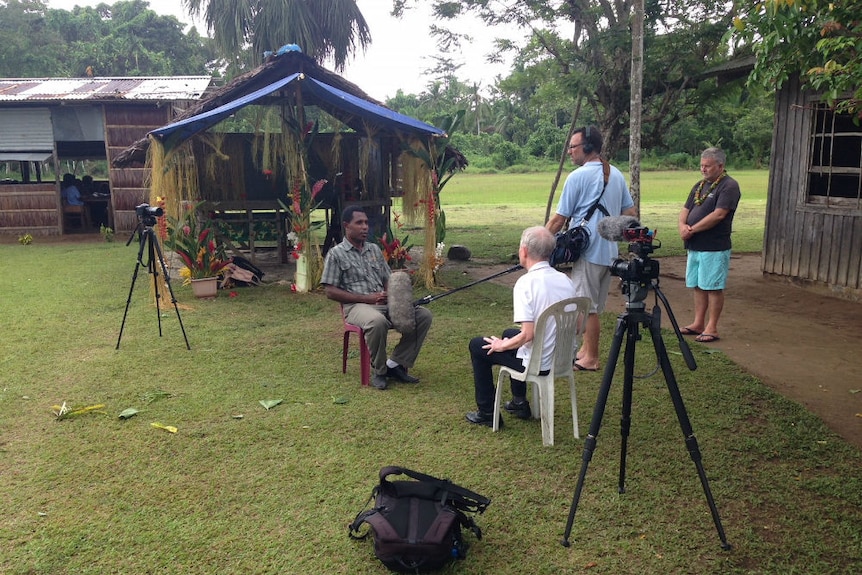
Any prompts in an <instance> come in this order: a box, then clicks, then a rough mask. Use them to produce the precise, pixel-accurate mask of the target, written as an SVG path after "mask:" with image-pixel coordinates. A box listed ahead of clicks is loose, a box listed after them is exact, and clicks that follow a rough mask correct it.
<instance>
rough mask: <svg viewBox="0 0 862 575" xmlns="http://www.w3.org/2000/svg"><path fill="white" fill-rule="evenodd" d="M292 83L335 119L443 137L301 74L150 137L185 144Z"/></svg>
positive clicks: (412, 120)
mask: <svg viewBox="0 0 862 575" xmlns="http://www.w3.org/2000/svg"><path fill="white" fill-rule="evenodd" d="M293 82H299V86H300V89H301V90H302V96H303V102H305V103H306V104H316V105H318V106H319V107H321V108H322V109H324V110H326V111H327V112H330V113H333V115H335V116H336V117H339V116H343V114H345V113H346V114H348V115H350V116H353V117H359V118H361V119H363V120H364V121H366V122H370V123H372V124H377V125H381V126H383V127H385V128H388V129H391V130H394V131H401V132H407V133H410V134H416V135H424V136H443V135H445V132H444V131H443V130H441V129H439V128H435V127H434V126H432V125H430V124H426V123H425V122H421V121H419V120H417V119H415V118H411V117H410V116H405V115H404V114H399V113H398V112H395V111H393V110H390V109H389V108H385V107H383V106H378V105H377V104H374V103H372V102H369V101H367V100H363V99H362V98H358V97H356V96H354V95H352V94H348V93H347V92H344V91H343V90H339V89H338V88H335V87H333V86H330V85H328V84H325V83H323V82H321V81H319V80H316V79H314V78H311V77H310V76H306V75H305V74H301V73H296V74H291V75H290V76H286V77H284V78H281V79H280V80H278V81H276V82H273V83H272V84H269V85H267V86H264V87H263V88H260V89H258V90H255V91H254V92H250V93H248V94H246V95H244V96H241V97H239V98H237V99H236V100H234V101H232V102H229V103H227V104H223V105H221V106H219V107H217V108H213V109H212V110H208V111H206V112H201V113H200V114H197V115H195V116H192V117H190V118H186V119H184V120H180V121H179V122H174V123H173V124H168V125H167V126H163V127H161V128H158V129H156V130H153V131H152V132H150V134H152V135H153V136H155V137H156V138H158V139H160V140H162V141H164V140H166V139H170V140H171V141H172V142H174V143H179V142H182V141H185V140H187V139H189V138H191V137H192V136H194V135H195V134H197V133H198V132H201V131H203V130H206V129H207V128H209V127H211V126H214V125H215V124H217V123H219V122H221V121H222V120H224V119H225V118H227V117H228V116H230V115H231V114H233V113H234V112H235V111H236V110H239V109H240V108H243V107H245V106H248V105H249V104H253V103H254V102H256V101H258V100H260V99H262V98H265V97H266V96H269V95H270V94H272V93H273V92H276V91H278V90H280V89H282V88H284V87H286V86H288V85H290V84H291V83H293ZM339 119H343V118H339Z"/></svg>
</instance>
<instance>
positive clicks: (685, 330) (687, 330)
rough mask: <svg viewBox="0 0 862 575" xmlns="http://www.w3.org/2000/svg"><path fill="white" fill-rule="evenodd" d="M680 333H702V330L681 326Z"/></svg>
mask: <svg viewBox="0 0 862 575" xmlns="http://www.w3.org/2000/svg"><path fill="white" fill-rule="evenodd" d="M679 333H681V334H682V335H700V333H701V332H699V331H694V330H693V329H690V328H687V327H681V328H679Z"/></svg>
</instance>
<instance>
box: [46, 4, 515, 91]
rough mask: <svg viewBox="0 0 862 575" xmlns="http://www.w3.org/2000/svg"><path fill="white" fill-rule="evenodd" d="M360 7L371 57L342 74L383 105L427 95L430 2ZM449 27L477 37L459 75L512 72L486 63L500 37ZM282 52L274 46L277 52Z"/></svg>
mask: <svg viewBox="0 0 862 575" xmlns="http://www.w3.org/2000/svg"><path fill="white" fill-rule="evenodd" d="M356 2H357V5H358V6H359V10H360V11H361V12H362V14H363V16H365V20H366V22H368V26H369V28H370V30H371V40H372V42H371V47H370V48H369V49H368V51H367V52H366V53H364V54H360V55H359V56H357V59H356V60H355V61H352V62H349V63H348V64H347V66H346V69H345V70H344V72H342V73H341V75H342V76H344V77H345V78H347V79H348V80H350V81H351V82H353V83H355V84H356V85H358V86H359V87H360V88H362V89H363V90H364V91H365V92H367V93H368V94H369V95H370V96H371V97H373V98H376V99H378V100H381V101H382V100H385V99H386V98H388V97H392V96H395V93H396V92H397V90H398V89H399V88H400V89H402V90H403V91H404V93H406V94H418V93H420V92H422V91H424V90H425V88H426V86H427V84H428V82H429V79H428V78H427V77H423V74H422V72H423V71H424V70H425V69H427V68H430V67H432V66H433V65H434V62H433V60H432V59H431V58H429V56H428V55H429V54H435V53H436V52H437V48H436V45H435V42H434V40H433V39H432V38H431V35H430V32H429V25H430V23H431V22H432V20H431V17H430V16H429V15H428V11H427V8H426V5H427V2H426V1H425V0H420V1H419V2H417V3H416V4H417V5H419V6H420V7H419V8H418V9H412V10H410V11H409V12H407V13H406V14H405V16H404V17H403V18H401V19H400V20H399V19H396V18H394V17H392V16H390V15H389V13H390V12H391V10H392V0H356ZM100 3H105V4H113V0H47V4H48V5H49V6H50V7H51V8H54V9H62V10H71V9H72V8H73V7H75V6H96V5H97V4H100ZM149 4H150V9H152V10H153V11H154V12H156V13H157V14H163V15H171V16H176V18H177V19H178V20H180V21H182V22H187V23H192V19H191V18H190V17H189V16H188V15H187V14H186V13H185V12H184V10H183V8H182V3H181V2H180V0H149ZM194 24H195V25H196V26H197V28H198V31H199V32H200V33H201V34H204V35H205V34H206V26H205V25H204V24H202V23H201V22H194ZM438 25H440V26H442V25H443V24H440V23H438ZM445 25H446V26H447V27H449V28H450V29H455V30H457V31H459V32H469V33H470V34H471V35H472V36H473V37H474V42H472V43H471V44H470V45H465V46H462V53H461V54H460V55H454V56H450V57H452V58H453V60H454V61H455V62H456V63H457V64H461V63H463V64H464V65H463V67H461V68H459V69H458V71H457V73H456V74H457V76H458V78H459V79H461V80H462V81H464V82H467V83H471V84H472V83H474V82H479V83H481V85H482V86H485V87H487V86H490V85H491V84H493V82H494V77H495V76H497V75H505V74H506V73H507V71H508V69H509V67H508V66H507V65H499V64H497V65H491V64H488V63H486V61H485V55H486V54H487V53H489V52H491V50H492V48H493V39H494V33H493V32H491V31H490V30H489V29H488V28H487V27H486V26H485V25H484V24H483V23H482V22H481V21H478V20H474V19H468V18H464V19H462V20H461V21H459V22H458V23H457V24H454V25H453V24H451V23H446V24H445ZM515 34H517V35H515V36H513V38H514V39H520V38H521V37H522V36H523V34H522V33H518V32H515ZM497 35H502V33H497ZM284 43H285V44H288V43H289V41H288V40H285V42H284ZM277 48H278V46H273V49H277Z"/></svg>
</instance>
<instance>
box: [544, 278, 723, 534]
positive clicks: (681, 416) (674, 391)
mask: <svg viewBox="0 0 862 575" xmlns="http://www.w3.org/2000/svg"><path fill="white" fill-rule="evenodd" d="M656 271H657V270H656ZM656 275H658V274H657V273H656ZM622 287H623V293H624V294H627V295H628V296H629V301H628V302H627V303H626V311H625V313H623V314H621V315H620V316H619V317H618V318H617V324H616V328H615V330H614V338H613V342H612V343H611V348H610V355H609V356H608V362H607V365H606V366H605V371H604V374H603V376H602V384H601V387H600V388H599V395H598V399H597V400H596V405H595V408H594V410H593V418H592V421H591V422H590V430H589V434H588V435H587V438H586V440H585V441H584V453H583V456H582V459H583V461H582V464H581V471H580V474H579V475H578V483H577V487H576V488H575V494H574V497H573V498H572V505H571V508H570V509H569V518H568V521H567V523H566V531H565V534H564V535H563V540H562V541H561V543H562V545H563V546H564V547H568V546H569V536H570V535H571V533H572V524H573V523H574V521H575V512H576V511H577V509H578V501H579V500H580V497H581V491H582V490H583V487H584V479H585V478H586V475H587V467H588V466H589V463H590V460H591V459H592V456H593V451H594V450H595V447H596V439H597V437H598V435H599V427H601V424H602V416H603V415H604V412H605V405H606V404H607V401H608V394H609V393H610V389H611V382H612V381H613V377H614V369H615V368H616V363H617V360H618V359H619V354H620V348H621V347H622V343H623V337H625V339H626V350H625V356H624V375H623V398H622V399H623V404H622V417H621V419H620V435H621V436H622V439H621V448H620V475H619V492H620V493H625V478H626V448H627V445H628V436H629V430H630V428H631V413H632V383H633V378H634V365H635V344H636V343H637V341H638V340H639V339H641V336H640V326H641V325H643V326H644V327H646V328H647V329H649V333H650V336H651V338H652V342H653V347H654V348H655V353H656V358H657V359H658V361H659V365H660V367H661V370H662V372H663V373H664V379H665V383H666V384H667V389H668V391H669V392H670V397H671V400H672V401H673V406H674V409H675V410H676V416H677V419H678V420H679V424H680V427H681V428H682V434H683V437H684V438H685V445H686V448H687V449H688V453H689V455H690V456H691V459H692V461H694V465H695V467H696V468H697V474H698V476H699V477H700V483H701V485H702V486H703V492H704V494H705V495H706V501H707V503H708V504H709V510H710V512H711V513H712V520H713V522H714V523H715V528H716V529H717V530H718V537H719V539H721V547H722V549H724V550H729V549H730V548H731V546H730V544H729V543H728V542H727V538H726V537H725V535H724V528H723V527H722V525H721V518H720V517H719V516H718V509H717V508H716V506H715V501H714V500H713V498H712V491H711V490H710V488H709V480H708V479H707V477H706V472H705V471H704V469H703V464H702V462H701V454H700V448H699V447H698V444H697V438H696V437H695V436H694V431H693V430H692V428H691V422H690V421H689V419H688V414H687V413H686V410H685V405H684V403H683V401H682V396H681V395H680V392H679V386H678V385H677V382H676V377H675V376H674V373H673V368H672V367H671V365H670V359H669V357H668V354H667V348H666V347H665V344H664V339H662V335H661V309H660V308H659V306H658V301H656V304H655V306H654V307H653V310H652V313H648V312H646V311H645V310H646V306H645V305H644V302H643V299H644V297H645V296H646V294H647V293H648V291H649V290H650V289H652V290H653V291H654V292H655V294H656V297H657V298H659V299H661V302H662V304H664V307H665V309H666V310H667V312H668V317H669V318H670V320H671V323H672V324H673V329H674V331H675V332H676V336H677V339H678V340H679V342H680V350H681V351H682V354H683V357H684V358H685V362H686V365H687V366H688V368H689V369H690V370H692V371H694V370H695V369H697V364H696V363H695V361H694V356H693V355H692V353H691V349H690V348H689V347H688V344H687V343H686V341H685V339H684V338H683V337H682V334H681V333H680V331H679V326H678V325H677V323H676V318H674V316H673V312H672V311H671V308H670V304H669V303H668V301H667V298H666V297H665V296H664V294H663V293H662V292H661V290H660V289H659V288H658V280H657V279H653V280H652V281H650V282H643V281H628V282H626V281H623V286H622Z"/></svg>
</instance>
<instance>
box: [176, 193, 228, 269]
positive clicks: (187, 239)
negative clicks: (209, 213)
mask: <svg viewBox="0 0 862 575" xmlns="http://www.w3.org/2000/svg"><path fill="white" fill-rule="evenodd" d="M199 205H200V204H198V205H195V206H193V207H185V208H184V212H185V213H184V214H183V217H182V218H181V219H179V220H177V219H174V218H171V217H168V227H169V230H168V238H167V241H166V245H167V247H168V248H169V249H170V250H172V251H174V252H175V253H176V254H177V255H179V256H180V259H182V261H183V263H184V264H185V267H184V268H183V269H182V270H180V277H181V278H183V285H187V284H189V283H191V280H193V279H203V278H210V277H218V276H219V275H221V274H223V273H224V272H223V270H224V268H225V267H226V266H227V265H228V264H229V263H230V261H231V260H230V258H228V257H225V251H224V246H223V245H221V244H220V243H218V242H217V241H216V234H215V228H214V227H213V225H212V223H211V222H210V221H209V220H201V219H200V218H199V216H198V213H197V212H198V210H197V208H198V207H199Z"/></svg>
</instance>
